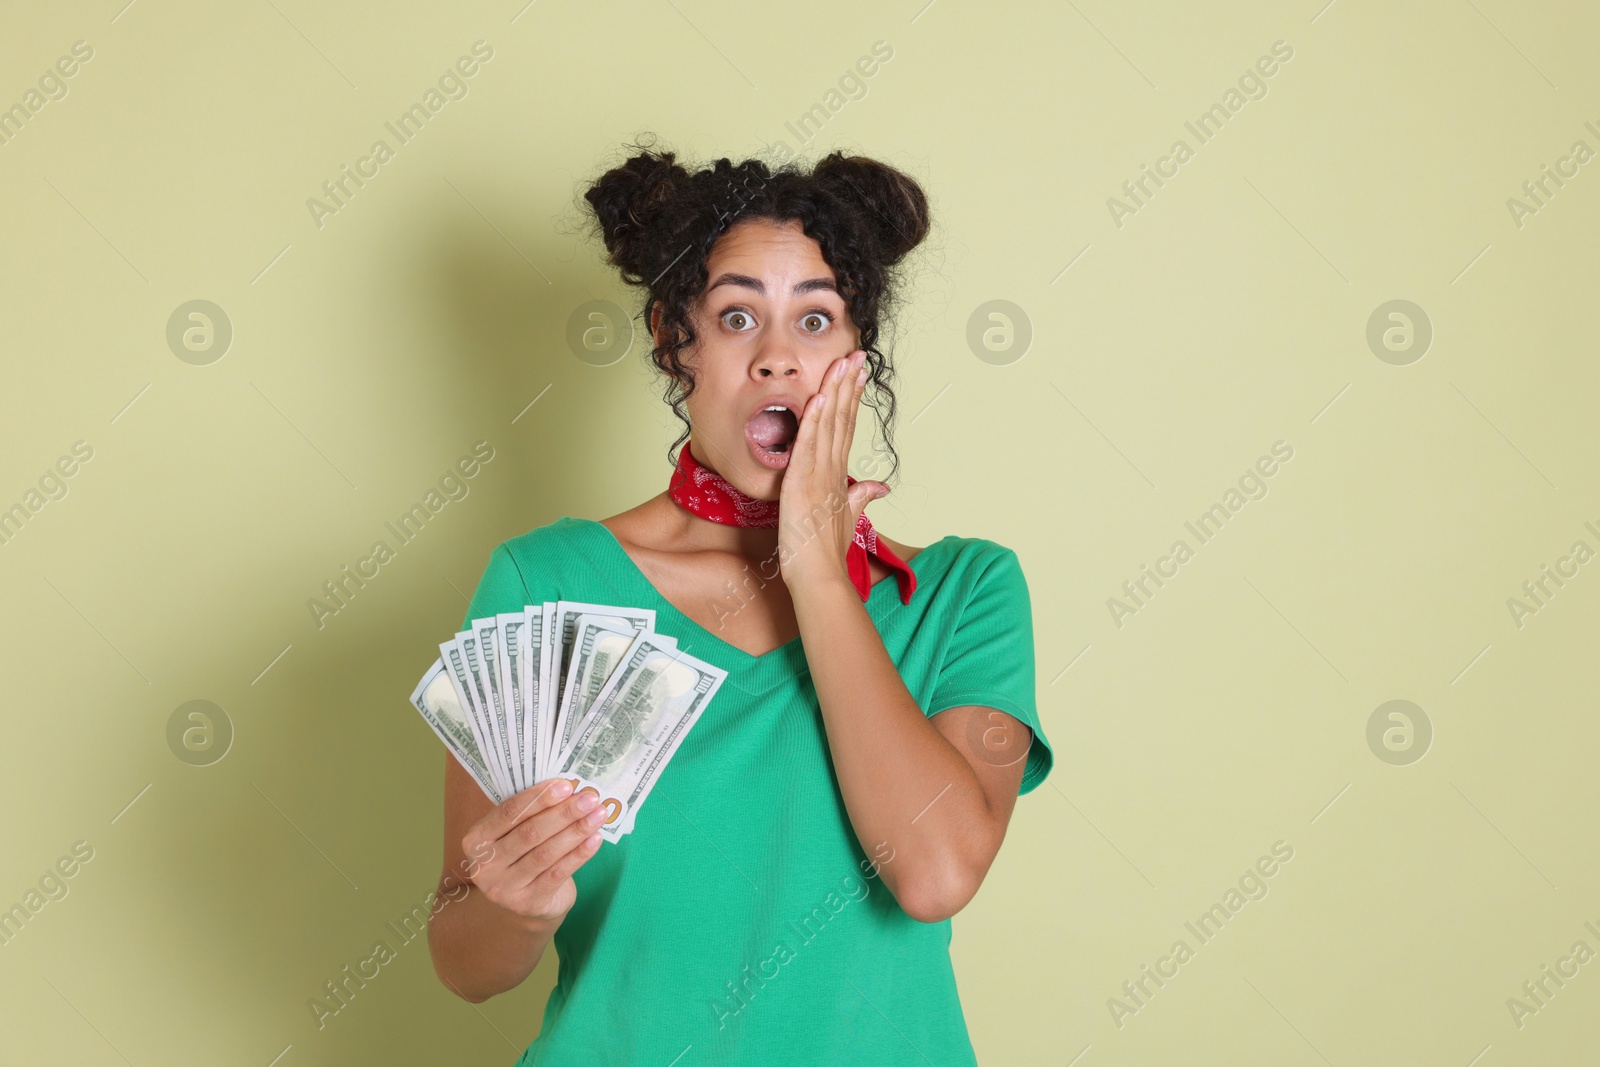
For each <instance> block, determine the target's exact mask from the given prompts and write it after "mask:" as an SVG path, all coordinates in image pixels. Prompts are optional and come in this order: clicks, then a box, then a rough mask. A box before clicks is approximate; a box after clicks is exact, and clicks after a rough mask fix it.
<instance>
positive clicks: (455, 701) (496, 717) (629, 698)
mask: <svg viewBox="0 0 1600 1067" xmlns="http://www.w3.org/2000/svg"><path fill="white" fill-rule="evenodd" d="M655 622H656V613H655V611H654V610H653V609H650V608H629V607H615V606H611V605H606V604H580V603H576V602H573V601H569V600H552V601H546V602H545V603H543V604H529V605H528V606H526V607H525V608H523V609H522V611H520V612H508V613H503V614H498V615H495V616H493V617H488V618H482V619H473V620H472V628H471V629H469V630H463V631H461V632H460V633H458V634H456V636H455V637H453V638H452V639H450V640H449V641H446V642H444V643H443V644H441V645H440V646H439V659H438V660H436V661H435V662H434V664H433V666H431V667H429V668H428V670H427V673H425V674H424V675H423V676H422V680H421V681H420V682H418V683H417V687H416V689H415V690H414V691H413V692H412V694H411V703H412V704H413V705H414V706H415V707H416V709H417V710H418V711H419V712H421V713H422V717H423V718H424V719H426V720H427V722H428V725H429V726H431V727H432V728H433V732H434V733H435V734H437V735H438V736H439V740H441V741H443V742H444V743H445V746H446V747H447V748H449V750H450V751H451V753H452V754H453V755H454V756H455V758H456V760H457V761H458V762H459V763H460V764H461V766H462V767H464V768H466V771H467V773H468V774H470V775H471V776H472V777H473V779H474V780H475V781H476V782H477V783H478V786H479V787H480V788H481V789H482V790H483V791H484V793H485V794H486V795H487V796H488V797H489V799H490V800H492V801H494V802H495V803H496V804H499V803H501V802H502V801H504V800H505V799H506V798H507V797H510V796H513V795H515V794H516V793H519V792H521V791H522V790H524V789H527V788H528V787H529V786H531V785H533V784H534V783H536V782H542V781H544V780H545V779H547V778H556V777H560V778H566V779H567V780H569V781H571V782H572V783H573V786H574V787H575V789H578V790H582V789H585V788H593V789H594V790H595V791H596V792H597V793H599V795H600V800H601V804H602V805H603V806H604V809H605V812H606V821H605V822H604V823H603V824H602V825H601V827H600V833H601V835H602V839H603V840H610V841H615V840H617V839H618V838H619V837H621V836H622V835H624V834H627V833H629V832H631V831H632V830H633V820H634V816H635V815H636V814H637V813H638V810H639V807H640V806H641V805H642V804H643V803H644V801H645V798H646V797H648V796H649V795H650V790H651V789H653V788H654V787H655V783H656V782H657V781H659V780H660V777H661V772H662V770H663V769H665V767H666V765H667V761H668V760H670V759H671V758H672V756H673V753H675V752H676V751H677V750H678V746H679V745H681V744H682V743H683V739H684V736H685V735H686V734H687V733H688V732H689V728H690V727H692V726H693V725H694V724H695V722H696V721H697V720H698V719H699V718H700V715H701V713H702V712H704V711H705V709H706V705H707V704H709V703H711V699H712V697H714V696H716V693H717V689H718V688H719V687H720V686H721V685H722V681H723V679H724V678H726V677H727V675H728V672H727V671H725V670H722V669H721V668H720V667H716V666H713V665H712V664H710V663H707V662H705V661H704V660H701V659H697V658H695V657H694V656H691V655H689V654H687V653H685V652H680V651H679V650H678V642H677V641H676V640H674V639H673V638H671V637H668V636H666V635H665V634H658V633H656V632H655Z"/></svg>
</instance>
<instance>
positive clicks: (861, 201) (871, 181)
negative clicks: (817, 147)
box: [812, 152, 930, 266]
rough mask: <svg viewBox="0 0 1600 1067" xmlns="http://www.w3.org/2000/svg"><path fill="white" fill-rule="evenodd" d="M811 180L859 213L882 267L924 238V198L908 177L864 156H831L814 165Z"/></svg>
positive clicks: (895, 259) (838, 154)
mask: <svg viewBox="0 0 1600 1067" xmlns="http://www.w3.org/2000/svg"><path fill="white" fill-rule="evenodd" d="M812 177H813V178H815V180H817V181H818V182H820V183H821V184H822V185H823V186H825V187H826V188H828V189H829V190H830V191H831V192H832V193H833V194H834V195H835V196H837V197H838V198H839V199H841V200H844V201H846V202H849V203H854V204H856V205H859V206H860V207H861V208H862V209H863V212H864V217H865V219H866V221H868V222H869V223H870V224H871V226H872V229H873V231H874V232H875V233H876V234H877V237H878V246H879V250H880V251H881V252H882V254H883V259H884V262H885V264H886V265H888V266H893V265H894V264H896V263H898V262H899V261H900V260H901V259H902V258H904V256H905V255H906V253H908V252H910V251H911V250H912V249H913V248H915V247H917V245H919V244H921V243H922V241H923V239H924V238H926V237H927V236H928V227H929V224H930V221H929V214H928V198H927V197H926V196H924V195H923V192H922V187H921V186H919V185H918V184H917V182H916V180H915V179H913V178H912V177H911V176H910V175H909V174H905V173H904V172H902V171H899V170H896V169H895V168H894V167H891V166H889V165H888V164H887V163H880V162H878V161H877V160H875V159H869V158H867V157H865V156H847V155H845V153H843V152H834V153H832V154H830V155H827V156H824V157H823V158H822V159H820V160H818V161H817V164H816V166H815V168H813V170H812Z"/></svg>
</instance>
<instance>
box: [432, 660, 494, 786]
mask: <svg viewBox="0 0 1600 1067" xmlns="http://www.w3.org/2000/svg"><path fill="white" fill-rule="evenodd" d="M477 640H478V639H477V635H476V634H475V633H473V632H472V631H469V630H463V631H462V632H461V633H458V634H456V635H455V637H453V638H451V639H450V640H449V641H446V642H444V643H443V644H441V645H440V646H439V652H440V654H441V655H442V657H443V658H444V662H445V666H446V667H447V668H449V671H450V677H451V679H452V680H453V681H454V682H455V683H456V686H457V691H458V693H459V694H460V698H461V710H462V711H464V712H466V713H467V718H468V721H469V722H470V723H471V724H472V727H473V730H474V733H475V736H476V737H477V739H478V751H479V752H480V753H481V754H482V755H483V762H484V765H485V766H487V767H488V768H489V771H490V773H491V774H493V775H494V782H495V786H496V787H497V788H498V789H499V790H500V792H501V793H503V794H505V795H506V796H510V795H511V792H510V791H511V775H510V774H509V773H508V772H507V770H506V768H505V766H504V765H503V764H501V762H500V751H499V746H498V745H497V744H496V743H495V739H494V723H493V720H492V718H491V716H490V713H489V711H488V710H487V709H488V706H489V694H488V693H487V692H486V691H485V689H484V686H483V680H482V679H481V678H480V677H479V675H478V671H477V670H476V669H475V664H476V662H477V655H476V645H477Z"/></svg>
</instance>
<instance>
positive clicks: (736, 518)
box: [667, 441, 917, 604]
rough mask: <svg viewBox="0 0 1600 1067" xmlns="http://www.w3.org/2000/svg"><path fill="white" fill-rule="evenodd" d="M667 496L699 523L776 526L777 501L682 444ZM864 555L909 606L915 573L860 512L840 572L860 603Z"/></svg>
mask: <svg viewBox="0 0 1600 1067" xmlns="http://www.w3.org/2000/svg"><path fill="white" fill-rule="evenodd" d="M845 483H846V485H847V486H849V485H854V484H856V479H854V478H852V477H850V475H848V474H847V475H845ZM667 493H668V495H670V496H671V497H672V499H673V501H674V502H675V503H676V504H678V506H680V507H682V508H683V509H684V510H686V511H689V512H692V513H693V514H695V515H698V516H700V517H701V518H702V519H709V520H711V521H712V522H720V523H722V524H723V525H724V526H750V527H761V528H765V529H771V528H775V527H776V526H777V525H778V502H777V501H776V500H758V499H757V498H755V497H753V496H749V495H747V494H746V493H745V492H744V491H742V490H741V489H739V487H738V486H736V485H734V484H733V483H732V482H730V481H728V480H727V479H726V478H724V477H723V476H722V475H720V474H718V473H717V472H716V471H714V470H712V469H711V468H710V467H707V466H704V465H703V464H701V463H700V462H699V461H698V460H696V459H695V458H694V454H693V453H692V452H690V451H689V443H688V442H687V441H685V442H684V445H683V448H682V449H681V450H680V451H679V452H678V465H677V466H676V467H675V468H673V471H672V481H671V482H670V483H668V485H667ZM868 556H876V557H877V558H878V562H880V563H882V564H883V565H884V566H886V567H888V568H889V569H890V570H891V571H893V572H894V579H895V581H896V582H897V583H898V584H899V586H900V603H902V604H909V603H911V594H912V593H913V592H915V591H916V588H917V575H916V572H914V571H913V570H912V569H911V566H910V564H908V563H906V561H905V560H903V559H901V558H900V557H899V556H897V555H895V553H894V550H893V549H891V548H890V547H889V546H888V545H886V544H884V543H883V542H882V541H880V540H878V534H877V532H876V531H875V530H873V528H872V520H871V519H869V518H867V513H866V512H865V511H863V512H862V513H861V517H860V518H859V519H857V520H856V536H855V540H854V541H852V542H851V544H850V548H849V550H848V551H846V552H845V568H846V569H847V570H848V571H849V573H850V583H851V584H852V585H854V586H855V587H856V592H857V593H860V594H861V599H862V600H866V599H867V594H868V593H870V592H871V590H872V570H871V568H870V567H868V566H867V557H868Z"/></svg>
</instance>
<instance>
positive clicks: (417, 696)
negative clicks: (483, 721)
mask: <svg viewBox="0 0 1600 1067" xmlns="http://www.w3.org/2000/svg"><path fill="white" fill-rule="evenodd" d="M411 703H412V704H413V705H414V706H415V707H416V709H417V710H418V711H420V712H421V713H422V717H423V718H424V719H426V720H427V722H428V725H429V726H431V727H433V732H434V733H435V734H436V735H437V736H438V738H439V740H441V741H443V742H444V745H445V747H446V748H448V749H449V750H450V754H451V755H452V756H454V757H455V759H456V762H457V763H459V764H461V766H462V769H464V770H465V771H466V772H467V773H468V774H470V775H471V776H472V780H473V781H475V782H477V783H478V788H479V789H482V790H483V792H484V795H485V796H487V797H488V798H489V799H490V800H492V801H494V802H495V803H496V804H499V803H501V802H502V801H504V800H505V794H502V793H501V792H500V790H499V789H498V788H496V787H495V783H494V776H493V775H491V774H490V773H489V768H488V767H487V766H486V765H485V764H484V762H483V754H482V751H481V750H480V749H479V748H478V743H477V740H476V738H475V736H474V734H473V729H472V727H471V725H470V724H469V723H468V721H467V715H466V713H465V712H464V711H462V709H461V702H460V697H459V696H458V695H457V694H456V690H455V684H454V683H453V681H452V680H451V677H450V672H449V671H447V670H446V668H445V665H444V661H443V660H435V661H434V663H433V666H432V667H429V668H428V670H427V672H426V673H425V674H423V676H422V681H420V682H418V683H417V687H416V688H415V689H414V690H412V691H411Z"/></svg>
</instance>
